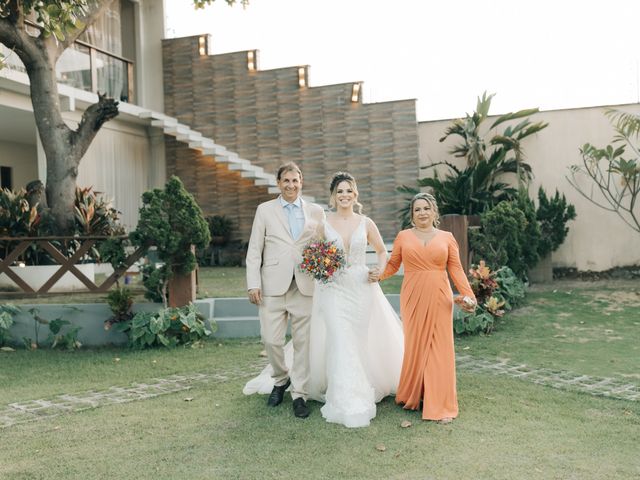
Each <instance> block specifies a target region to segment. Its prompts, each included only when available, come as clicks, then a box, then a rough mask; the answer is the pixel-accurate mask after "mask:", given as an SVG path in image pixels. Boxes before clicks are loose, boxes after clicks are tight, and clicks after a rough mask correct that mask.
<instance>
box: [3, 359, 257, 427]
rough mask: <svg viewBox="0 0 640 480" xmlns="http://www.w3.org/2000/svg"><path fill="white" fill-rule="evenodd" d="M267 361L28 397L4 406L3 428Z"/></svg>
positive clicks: (173, 388) (238, 372) (174, 388)
mask: <svg viewBox="0 0 640 480" xmlns="http://www.w3.org/2000/svg"><path fill="white" fill-rule="evenodd" d="M264 365H265V362H264V361H260V362H259V363H255V364H253V365H248V366H246V367H245V368H234V369H231V370H226V371H223V372H214V373H196V374H192V375H171V376H170V377H167V378H158V379H154V380H153V381H152V382H150V383H134V384H132V385H131V386H128V387H110V388H107V389H105V390H98V391H87V392H81V393H74V394H63V395H56V396H54V397H51V398H47V399H38V400H28V401H25V402H16V403H10V404H8V405H6V406H4V407H2V406H0V429H1V428H4V427H10V426H12V425H17V424H20V423H26V422H31V421H34V420H43V419H46V418H52V417H55V416H57V415H60V414H62V413H71V412H81V411H82V410H88V409H90V408H97V407H104V406H107V405H116V404H121V403H128V402H134V401H136V400H145V399H148V398H154V397H158V396H160V395H167V394H169V393H176V392H182V391H186V390H190V389H191V388H193V387H194V386H197V385H199V384H203V383H222V382H228V381H230V380H236V379H240V378H248V377H251V376H253V375H256V374H257V373H258V372H259V371H260V370H262V368H264Z"/></svg>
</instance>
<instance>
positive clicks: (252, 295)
mask: <svg viewBox="0 0 640 480" xmlns="http://www.w3.org/2000/svg"><path fill="white" fill-rule="evenodd" d="M248 294H249V301H250V302H251V303H253V304H254V305H260V304H261V303H262V292H261V291H260V289H259V288H252V289H251V290H249V292H248Z"/></svg>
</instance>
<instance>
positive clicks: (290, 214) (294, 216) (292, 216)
mask: <svg viewBox="0 0 640 480" xmlns="http://www.w3.org/2000/svg"><path fill="white" fill-rule="evenodd" d="M280 205H282V208H284V213H285V216H286V217H287V220H288V222H289V231H290V232H291V237H292V238H293V239H294V240H297V239H298V238H299V237H300V234H301V233H302V230H303V229H304V211H303V210H302V202H301V201H300V198H299V197H298V198H296V201H295V202H293V203H289V202H287V201H286V200H285V199H283V198H282V197H280Z"/></svg>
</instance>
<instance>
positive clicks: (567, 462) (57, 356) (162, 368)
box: [0, 269, 640, 480]
mask: <svg viewBox="0 0 640 480" xmlns="http://www.w3.org/2000/svg"><path fill="white" fill-rule="evenodd" d="M231 270H234V271H242V269H231ZM233 273H236V272H233ZM242 275H243V271H242ZM229 278H231V276H230V277H229ZM235 278H236V280H237V279H238V278H240V275H236V276H235ZM229 283H231V281H229ZM638 287H639V286H638V285H637V282H636V283H634V282H619V283H616V282H605V283H603V282H598V283H586V282H585V283H582V282H580V283H570V282H554V284H553V285H551V286H549V287H545V288H541V287H535V288H533V289H532V290H531V291H530V293H529V296H528V298H527V301H526V303H525V304H524V305H523V306H522V307H521V308H520V309H519V310H516V311H514V312H512V313H511V314H509V315H508V316H507V317H506V318H505V319H504V320H503V321H501V322H499V324H498V326H497V330H496V331H495V332H494V333H493V334H492V335H489V336H479V337H472V338H470V337H462V338H457V339H456V342H457V349H458V351H459V352H460V353H465V354H470V355H475V356H478V357H482V358H488V359H496V358H508V359H510V360H511V361H513V362H521V363H526V364H528V365H531V366H535V367H547V368H553V369H559V370H571V371H573V372H576V373H583V374H589V375H599V376H616V377H624V378H627V379H628V380H629V381H630V382H633V383H635V384H638V383H640V382H639V378H638V372H639V371H640V368H639V365H638V359H639V358H640V355H638V353H639V352H638V338H640V336H639V333H640V332H639V329H640V301H639V299H640V291H639V290H638ZM261 349H262V346H261V345H260V343H259V341H258V340H257V339H247V340H225V341H218V340H214V341H209V342H207V343H205V345H204V347H203V348H199V349H191V348H178V349H174V350H152V351H143V352H138V351H131V350H127V349H98V350H81V351H77V352H61V351H50V350H41V351H35V352H27V351H15V352H0V365H2V368H1V369H0V385H2V388H1V389H0V411H1V410H2V408H3V407H4V406H5V405H6V404H8V403H11V402H18V401H26V400H31V399H37V398H50V397H53V396H55V395H58V394H61V393H80V392H85V391H88V390H94V389H95V390H101V389H105V388H108V387H110V386H113V385H117V386H130V385H131V384H133V383H136V382H145V381H150V380H152V379H154V378H163V377H167V376H169V375H172V374H176V373H184V374H190V373H196V372H207V373H215V372H221V373H224V372H228V371H231V370H234V369H237V368H241V369H244V370H245V371H246V372H247V375H250V374H251V373H252V371H255V367H252V365H255V363H256V361H259V360H260V357H259V353H260V350H261ZM244 381H245V379H244V378H242V379H237V378H236V377H232V379H230V380H227V381H224V382H222V383H216V384H213V383H210V384H194V386H193V388H192V389H191V390H190V391H188V392H179V393H174V394H169V395H164V396H161V397H157V398H154V399H150V400H144V401H137V402H132V403H127V404H122V405H114V406H109V407H102V408H97V409H94V410H87V411H83V412H78V413H70V414H65V415H62V416H59V417H54V418H47V419H43V420H40V421H34V422H31V423H26V424H20V425H14V426H12V427H8V428H5V429H3V430H2V432H0V434H1V437H0V438H2V441H1V442H0V445H1V451H2V461H0V478H3V479H4V478H7V479H12V480H13V479H50V478H65V479H67V478H71V479H86V478H91V479H102V478H105V479H107V478H109V479H112V478H127V479H154V480H159V479H176V478H181V479H182V478H185V479H187V478H188V479H212V478H215V479H218V478H221V479H264V478H308V479H334V478H339V479H364V478H366V479H580V480H582V479H607V480H609V479H614V478H615V479H623V480H625V479H636V478H639V477H640V457H639V456H638V445H640V402H638V401H623V400H613V399H607V398H600V397H593V396H590V395H587V394H584V393H578V392H573V391H565V390H558V389H554V388H550V387H544V386H540V385H535V384H533V383H530V382H527V381H526V380H519V379H514V378H508V377H503V376H494V375H491V374H471V373H468V372H465V371H460V372H459V374H458V395H459V401H460V417H459V418H458V419H457V420H456V421H455V422H454V423H453V424H451V425H448V426H442V425H437V424H434V423H431V422H424V421H422V420H421V419H420V415H419V413H417V412H406V411H404V410H402V409H401V408H400V407H397V406H396V405H395V404H394V403H393V401H392V400H391V399H387V400H385V401H383V402H382V403H381V404H380V405H379V408H378V416H377V417H376V418H375V419H374V421H373V422H372V425H371V426H370V427H368V428H364V429H356V430H350V429H346V428H344V427H341V426H339V425H332V424H327V423H326V422H324V420H323V419H322V417H321V415H320V412H319V409H320V404H318V403H316V402H311V407H312V415H311V417H310V418H309V419H307V420H299V419H296V418H294V417H293V413H292V411H291V400H290V398H288V397H287V399H286V400H285V402H284V404H283V405H282V406H280V407H278V408H275V409H272V408H268V407H267V406H266V405H265V401H266V399H265V397H264V396H252V397H245V396H243V395H242V393H241V389H242V385H243V383H244ZM186 397H189V398H193V400H192V401H189V402H187V401H185V398H186ZM403 420H409V421H411V422H412V424H413V425H412V426H411V427H409V428H402V427H401V426H400V424H401V422H402V421H403ZM380 445H384V451H379V450H378V449H376V447H377V446H380Z"/></svg>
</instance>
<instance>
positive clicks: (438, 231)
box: [410, 229, 442, 248]
mask: <svg viewBox="0 0 640 480" xmlns="http://www.w3.org/2000/svg"><path fill="white" fill-rule="evenodd" d="M441 231H442V230H436V231H435V235H434V236H433V237H431V239H430V240H429V241H428V242H427V243H425V242H424V240H422V239H421V238H420V237H419V236H418V235H416V232H414V231H413V229H411V230H410V232H411V235H413V237H414V238H415V239H416V240H418V242H420V245H422V247H423V248H426V247H428V246H429V245H431V242H433V241H434V240H435V239H436V237H437V236H438V235H439V234H440V232H441Z"/></svg>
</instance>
